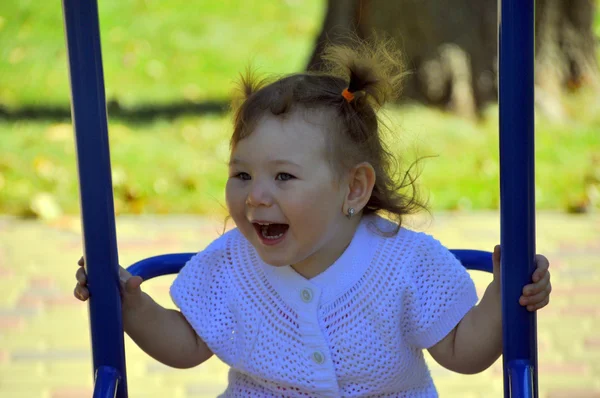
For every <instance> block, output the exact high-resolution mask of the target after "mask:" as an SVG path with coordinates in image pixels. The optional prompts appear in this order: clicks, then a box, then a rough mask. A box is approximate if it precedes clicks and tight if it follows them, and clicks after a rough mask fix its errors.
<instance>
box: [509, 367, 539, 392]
mask: <svg viewBox="0 0 600 398" xmlns="http://www.w3.org/2000/svg"><path fill="white" fill-rule="evenodd" d="M508 369H509V373H508V377H509V384H510V396H511V397H513V398H531V397H533V395H534V393H533V366H531V363H529V361H527V360H522V359H516V360H514V361H511V362H510V363H509V364H508Z"/></svg>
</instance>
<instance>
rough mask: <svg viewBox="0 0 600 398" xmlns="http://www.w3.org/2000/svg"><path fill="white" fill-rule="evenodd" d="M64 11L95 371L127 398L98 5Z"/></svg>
mask: <svg viewBox="0 0 600 398" xmlns="http://www.w3.org/2000/svg"><path fill="white" fill-rule="evenodd" d="M63 14H64V22H65V33H66V42H67V53H68V60H69V72H70V79H71V114H72V118H73V124H74V128H75V139H76V140H75V141H76V148H77V162H78V172H79V186H80V201H81V216H82V224H83V225H82V226H83V245H84V256H85V264H86V272H87V275H88V288H89V291H90V299H89V312H90V329H91V338H92V354H93V355H92V356H93V366H94V375H95V374H96V372H97V371H98V370H99V369H100V368H101V367H102V366H108V367H111V368H114V369H115V370H116V372H118V374H119V375H120V376H121V382H120V383H119V387H118V393H117V397H118V398H126V397H127V380H126V372H125V346H124V337H123V324H122V319H121V297H120V293H119V268H118V264H119V261H118V253H117V242H116V231H115V219H114V204H113V196H112V195H113V194H112V181H111V173H110V153H109V142H108V127H107V116H106V101H105V94H104V76H103V71H102V55H101V47H100V28H99V22H98V6H97V3H96V0H63ZM101 374H102V373H101Z"/></svg>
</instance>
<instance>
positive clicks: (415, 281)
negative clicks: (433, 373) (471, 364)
mask: <svg viewBox="0 0 600 398" xmlns="http://www.w3.org/2000/svg"><path fill="white" fill-rule="evenodd" d="M419 235H420V239H417V242H416V245H415V248H414V251H413V257H412V260H411V261H410V264H409V266H408V269H407V270H406V271H407V272H406V277H407V280H406V282H407V285H408V286H407V289H406V291H405V293H406V294H405V298H404V310H405V311H404V319H403V321H404V322H403V329H404V336H405V338H406V339H407V342H408V343H409V344H411V345H413V346H415V347H418V348H420V349H427V348H430V347H432V346H433V345H435V344H437V343H438V342H439V341H440V340H442V339H443V338H444V337H446V336H447V335H448V333H450V332H451V331H452V329H454V327H456V325H458V323H459V322H460V320H461V319H462V318H463V317H464V316H465V315H466V314H467V312H469V310H470V309H471V308H472V307H473V306H474V305H475V304H476V303H477V300H478V299H477V292H476V290H475V284H474V283H473V280H472V279H471V277H470V275H469V273H468V272H467V270H466V269H465V268H464V267H463V265H462V264H461V263H460V262H459V261H458V260H457V259H456V257H454V255H453V254H452V253H451V252H450V251H449V250H448V249H446V248H445V247H444V246H443V245H442V244H441V243H440V242H439V241H437V240H435V239H434V238H432V237H431V236H429V235H426V234H419Z"/></svg>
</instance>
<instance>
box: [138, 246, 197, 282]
mask: <svg viewBox="0 0 600 398" xmlns="http://www.w3.org/2000/svg"><path fill="white" fill-rule="evenodd" d="M195 254H196V253H175V254H163V255H160V256H154V257H149V258H146V259H144V260H141V261H138V262H137V263H134V264H132V265H131V266H129V267H128V268H127V270H128V271H129V272H131V274H132V275H136V276H140V277H142V279H143V280H144V281H147V280H149V279H152V278H156V277H157V276H163V275H173V274H177V273H179V271H180V270H181V268H183V266H184V265H185V263H187V261H188V260H189V259H190V258H192V256H194V255H195Z"/></svg>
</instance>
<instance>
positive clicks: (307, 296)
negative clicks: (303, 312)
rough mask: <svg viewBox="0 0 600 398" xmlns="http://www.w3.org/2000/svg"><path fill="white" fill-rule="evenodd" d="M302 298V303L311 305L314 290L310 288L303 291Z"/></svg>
mask: <svg viewBox="0 0 600 398" xmlns="http://www.w3.org/2000/svg"><path fill="white" fill-rule="evenodd" d="M300 296H301V297H302V301H304V302H305V303H310V302H311V301H312V299H313V293H312V290H310V289H308V288H306V289H302V292H301V293H300Z"/></svg>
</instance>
